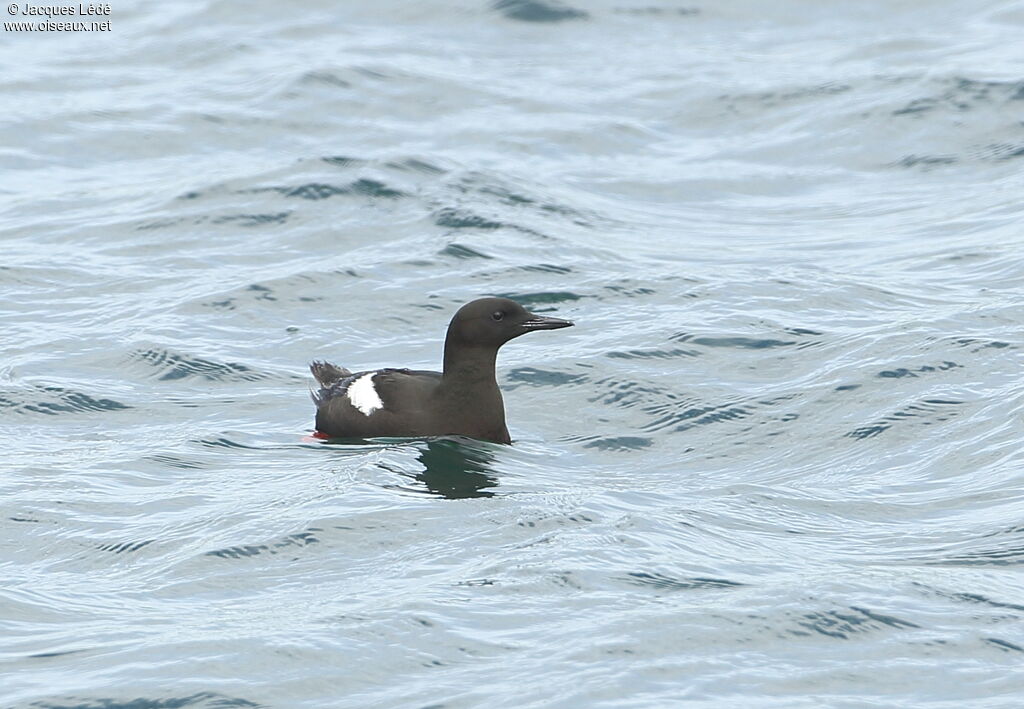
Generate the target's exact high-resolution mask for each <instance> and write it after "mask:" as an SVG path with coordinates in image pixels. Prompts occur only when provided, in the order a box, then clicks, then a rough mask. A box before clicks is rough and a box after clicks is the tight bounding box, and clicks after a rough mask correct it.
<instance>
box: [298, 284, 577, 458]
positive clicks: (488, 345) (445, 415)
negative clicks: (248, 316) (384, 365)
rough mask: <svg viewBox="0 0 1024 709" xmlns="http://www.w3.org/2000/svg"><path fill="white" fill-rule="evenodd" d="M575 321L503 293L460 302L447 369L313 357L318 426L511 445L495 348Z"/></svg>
mask: <svg viewBox="0 0 1024 709" xmlns="http://www.w3.org/2000/svg"><path fill="white" fill-rule="evenodd" d="M571 325H572V323H571V322H570V321H568V320H561V319H559V318H549V317H542V316H539V315H534V314H533V313H530V312H528V311H527V310H526V309H525V308H523V306H521V305H519V303H516V302H515V301H514V300H509V299H508V298H480V299H479V300H474V301H473V302H471V303H467V304H466V305H464V306H462V307H461V308H459V310H458V312H456V313H455V317H453V318H452V320H451V323H449V325H448V334H447V336H446V337H445V341H444V372H429V371H421V370H409V369H378V370H372V371H366V372H356V373H355V374H353V373H352V372H350V371H349V370H347V369H345V368H344V367H338V366H336V365H333V364H329V363H327V362H313V363H312V364H311V365H310V370H311V371H312V372H313V376H314V377H316V380H317V381H318V382H319V383H320V390H319V391H318V392H316V393H314V394H313V401H314V402H315V403H316V409H317V411H316V429H317V431H318V432H319V433H322V434H326V435H328V436H338V437H345V438H374V437H411V436H415V437H419V436H446V435H460V436H469V437H471V438H479V439H481V440H485V441H494V442H496V443H511V439H510V438H509V435H508V428H506V426H505V405H504V402H503V401H502V399H501V391H500V390H499V389H498V383H497V381H496V379H495V375H494V365H495V360H496V358H497V355H498V348H500V347H501V346H502V345H503V344H505V343H506V342H508V341H509V340H511V339H513V338H515V337H519V336H520V335H525V334H526V333H528V332H533V331H534V330H555V329H558V328H563V327H569V326H571Z"/></svg>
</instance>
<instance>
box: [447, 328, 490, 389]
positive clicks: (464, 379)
mask: <svg viewBox="0 0 1024 709" xmlns="http://www.w3.org/2000/svg"><path fill="white" fill-rule="evenodd" d="M497 357H498V350H496V349H494V348H492V347H472V346H466V345H465V344H460V343H456V342H454V341H453V340H452V338H450V337H449V338H446V339H445V342H444V373H443V379H444V381H445V383H446V384H448V385H451V386H480V385H490V386H493V387H495V388H497V386H498V385H497V382H496V381H495V378H494V365H495V362H496V360H497Z"/></svg>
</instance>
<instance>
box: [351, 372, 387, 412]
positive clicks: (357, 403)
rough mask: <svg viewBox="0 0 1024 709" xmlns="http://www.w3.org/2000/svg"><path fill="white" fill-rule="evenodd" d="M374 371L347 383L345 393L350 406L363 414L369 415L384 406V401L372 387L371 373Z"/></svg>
mask: <svg viewBox="0 0 1024 709" xmlns="http://www.w3.org/2000/svg"><path fill="white" fill-rule="evenodd" d="M374 374H376V372H369V373H368V374H364V375H363V376H361V377H359V379H356V380H355V381H354V382H352V383H351V384H349V385H348V390H347V391H346V392H345V395H346V396H348V400H349V401H350V402H352V406H354V407H356V408H357V409H359V411H360V413H362V414H363V416H369V415H370V414H372V413H373V412H374V411H376V410H377V409H383V408H384V402H383V401H381V400H380V396H379V395H378V394H377V390H376V389H374V387H373V375H374Z"/></svg>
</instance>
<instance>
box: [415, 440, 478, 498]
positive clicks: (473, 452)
mask: <svg viewBox="0 0 1024 709" xmlns="http://www.w3.org/2000/svg"><path fill="white" fill-rule="evenodd" d="M424 443H425V447H424V448H423V449H422V450H421V452H420V454H419V456H417V460H419V462H420V463H422V464H423V468H424V470H423V472H422V473H418V474H417V475H416V479H417V480H419V481H420V482H421V483H423V484H424V485H426V486H427V490H429V491H430V492H431V493H433V494H435V495H439V496H441V497H447V498H448V499H449V500H461V499H465V498H467V497H494V493H493V492H491V491H489V490H488V489H487V488H490V487H497V486H498V479H497V478H496V477H494V475H493V474H492V471H491V468H490V464H491V463H492V462H494V456H493V455H492V454H491V452H490V451H488V450H487V449H486V448H484V447H483V446H481V445H480V444H479V443H477V442H475V441H474V442H470V441H469V440H468V439H465V440H460V439H457V438H438V439H434V440H428V441H424Z"/></svg>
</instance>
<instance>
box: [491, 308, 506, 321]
mask: <svg viewBox="0 0 1024 709" xmlns="http://www.w3.org/2000/svg"><path fill="white" fill-rule="evenodd" d="M503 317H505V313H503V312H501V311H500V310H495V311H494V312H493V313H491V319H492V320H501V319H502V318H503Z"/></svg>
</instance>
